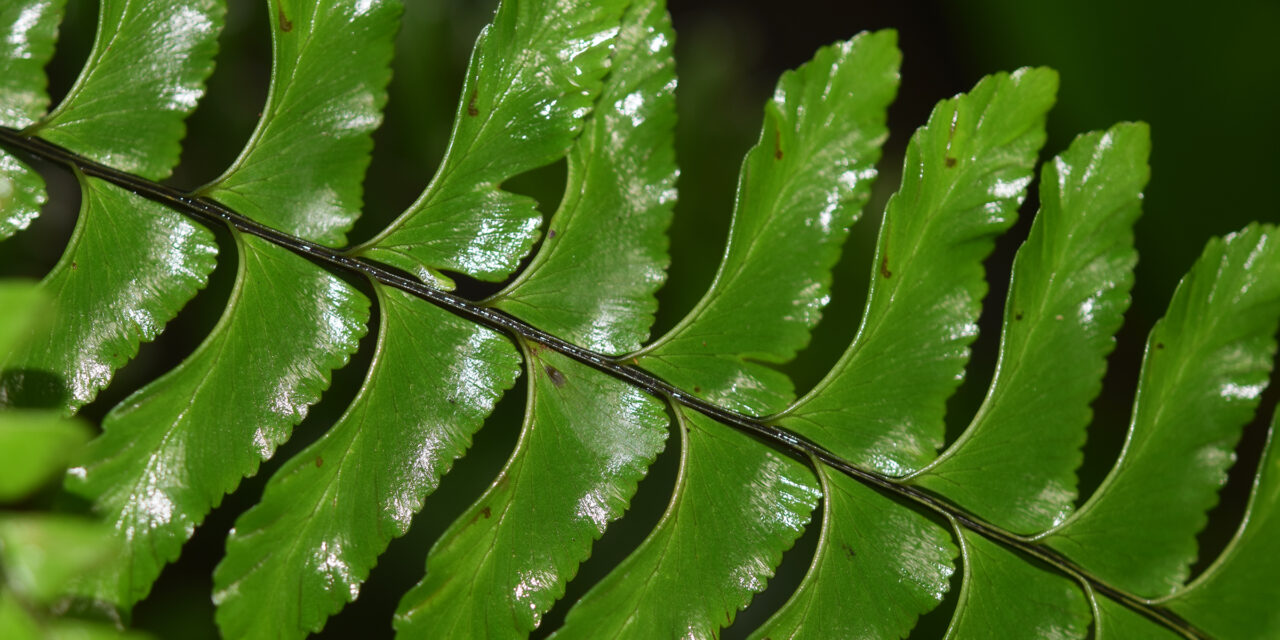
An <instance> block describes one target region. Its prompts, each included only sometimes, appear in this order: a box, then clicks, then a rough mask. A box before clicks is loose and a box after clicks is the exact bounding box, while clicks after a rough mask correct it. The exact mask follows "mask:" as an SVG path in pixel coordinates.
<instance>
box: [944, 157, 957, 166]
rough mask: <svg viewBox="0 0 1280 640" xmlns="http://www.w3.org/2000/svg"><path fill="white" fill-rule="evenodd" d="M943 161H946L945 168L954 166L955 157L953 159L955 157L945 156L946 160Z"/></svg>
mask: <svg viewBox="0 0 1280 640" xmlns="http://www.w3.org/2000/svg"><path fill="white" fill-rule="evenodd" d="M944 162H946V163H947V168H948V169H950V168H951V167H954V166H956V159H955V158H952V157H951V156H947V158H946V160H944Z"/></svg>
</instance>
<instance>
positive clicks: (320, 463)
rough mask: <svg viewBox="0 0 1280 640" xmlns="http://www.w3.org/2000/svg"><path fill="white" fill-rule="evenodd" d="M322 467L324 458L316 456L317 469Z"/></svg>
mask: <svg viewBox="0 0 1280 640" xmlns="http://www.w3.org/2000/svg"><path fill="white" fill-rule="evenodd" d="M322 466H324V458H322V457H320V456H316V468H317V469H319V468H320V467H322Z"/></svg>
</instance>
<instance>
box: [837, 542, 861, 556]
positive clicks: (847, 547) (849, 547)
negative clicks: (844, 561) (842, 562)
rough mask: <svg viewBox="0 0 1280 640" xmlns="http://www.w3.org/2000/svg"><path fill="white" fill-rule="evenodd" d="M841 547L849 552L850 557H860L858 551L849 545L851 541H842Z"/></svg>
mask: <svg viewBox="0 0 1280 640" xmlns="http://www.w3.org/2000/svg"><path fill="white" fill-rule="evenodd" d="M840 548H841V549H844V552H845V553H847V554H849V557H850V558H856V557H858V554H857V552H855V551H854V550H853V547H851V546H849V543H848V542H841V543H840Z"/></svg>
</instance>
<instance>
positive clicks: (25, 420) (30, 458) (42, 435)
mask: <svg viewBox="0 0 1280 640" xmlns="http://www.w3.org/2000/svg"><path fill="white" fill-rule="evenodd" d="M91 435H92V434H91V432H90V431H89V428H88V427H87V426H85V425H84V424H82V423H80V422H75V421H70V420H66V419H64V418H62V416H60V415H58V414H57V413H56V412H51V411H23V410H8V411H0V502H14V501H16V500H18V499H20V498H22V497H24V496H27V495H30V494H31V493H32V492H34V491H35V490H36V489H39V488H40V487H41V486H43V485H45V484H47V483H48V482H49V481H50V480H53V479H54V478H57V477H60V476H61V475H62V473H63V472H64V471H66V469H67V465H68V464H69V463H70V462H71V460H72V458H73V456H75V455H76V453H77V451H78V450H79V448H80V447H81V446H82V445H83V444H84V443H86V442H88V441H89V438H90V436H91Z"/></svg>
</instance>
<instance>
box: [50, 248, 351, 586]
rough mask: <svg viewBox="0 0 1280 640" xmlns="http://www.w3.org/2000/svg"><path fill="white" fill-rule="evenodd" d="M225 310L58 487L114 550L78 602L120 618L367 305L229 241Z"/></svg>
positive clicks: (257, 454) (292, 411)
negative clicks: (111, 537) (77, 502)
mask: <svg viewBox="0 0 1280 640" xmlns="http://www.w3.org/2000/svg"><path fill="white" fill-rule="evenodd" d="M237 249H238V250H239V252H240V262H239V269H238V272H237V277H236V284H235V286H234V289H233V290H232V294H231V300H230V302H229V304H228V308H227V311H226V312H225V313H224V315H223V316H222V318H221V319H220V320H219V322H218V324H217V326H215V328H214V330H213V332H212V333H211V334H210V336H209V338H208V339H207V340H206V341H205V342H204V343H203V344H201V346H200V347H199V348H197V350H196V351H195V353H193V354H192V355H191V356H190V357H189V358H187V360H186V361H184V362H183V363H182V364H181V365H179V366H178V367H177V368H175V369H173V370H172V371H170V372H169V373H167V374H165V375H164V376H163V377H161V378H159V379H158V380H156V381H154V382H152V383H151V384H149V385H147V386H145V387H143V388H142V389H141V390H139V391H138V392H137V393H135V394H133V395H132V396H130V397H129V398H127V399H126V400H125V401H124V402H122V403H121V404H120V405H118V406H117V407H116V408H115V409H113V410H112V411H111V412H110V413H108V414H107V417H106V418H105V419H104V420H103V424H102V428H103V432H104V433H103V434H102V436H100V437H99V438H98V439H97V440H95V441H94V442H93V443H91V444H90V447H89V452H88V455H87V456H86V459H87V460H88V462H87V463H86V464H85V465H84V466H80V467H77V468H73V469H71V470H70V472H69V475H68V478H67V486H68V489H70V490H71V491H72V492H74V493H76V494H78V495H81V496H83V497H86V498H89V499H92V500H93V501H94V503H95V509H96V510H97V511H98V512H99V513H100V514H102V515H103V517H105V518H106V519H107V520H108V521H109V522H110V523H111V524H112V525H113V526H114V527H115V529H116V534H117V536H118V537H119V538H120V539H121V540H122V541H123V542H124V545H125V552H124V553H123V554H121V556H120V557H119V558H117V559H116V560H115V561H114V562H112V563H111V564H110V565H109V566H108V567H106V568H105V569H104V570H103V571H101V572H99V573H96V574H94V575H92V576H88V577H87V578H86V581H85V585H83V588H82V589H81V592H82V593H83V594H84V595H86V596H89V597H92V598H96V599H100V600H104V601H106V602H109V603H112V604H115V605H116V606H119V607H123V608H128V607H129V606H130V605H131V604H133V603H134V602H136V601H137V600H139V599H141V598H142V597H143V596H145V595H146V594H147V592H148V590H149V589H150V588H151V583H152V582H153V581H154V580H155V578H156V576H157V575H159V573H160V569H161V568H162V567H163V566H164V565H165V564H166V563H168V562H170V561H172V560H173V559H175V558H176V557H177V556H178V552H179V551H180V549H181V548H182V544H183V543H184V542H186V540H187V538H189V537H191V534H192V532H193V531H194V529H195V527H196V525H198V524H199V523H200V521H201V520H202V519H203V518H204V516H205V515H206V514H207V513H208V512H209V510H210V509H211V508H212V507H213V506H215V505H217V504H218V503H219V502H220V501H221V500H222V496H223V494H225V493H227V492H229V491H231V490H232V489H234V488H235V487H236V486H237V485H238V484H239V483H240V479H241V478H242V477H244V476H245V475H248V474H251V473H253V472H254V471H255V470H256V469H257V468H258V464H259V463H260V462H261V461H262V460H264V459H266V458H268V457H270V456H271V454H272V452H274V451H275V448H276V446H278V445H279V444H280V443H281V442H283V441H284V440H285V439H287V438H288V435H289V432H290V430H291V428H292V427H293V425H295V424H297V423H298V422H300V421H301V420H302V418H303V417H305V416H306V413H307V408H308V407H309V406H310V405H311V404H313V403H314V402H316V400H318V399H319V397H320V393H321V392H322V391H323V390H324V389H325V388H326V387H327V386H328V384H329V372H330V371H331V370H332V369H335V368H337V367H340V366H342V365H343V364H345V363H346V361H347V357H348V356H349V354H350V353H352V352H353V351H355V348H356V344H357V343H358V341H359V339H360V337H361V336H362V335H363V334H364V332H365V325H364V323H365V320H366V319H367V317H368V301H367V300H366V299H365V298H364V296H362V295H360V294H359V293H358V292H356V291H355V290H353V289H352V288H351V287H350V286H349V285H347V284H345V283H343V282H342V281H341V280H338V279H337V278H335V277H334V276H331V275H329V274H327V273H324V272H322V271H320V270H319V269H317V268H316V267H315V266H314V265H312V264H311V263H310V262H307V261H306V260H303V259H302V258H299V257H298V256H295V255H293V254H290V253H287V252H283V251H279V250H277V249H275V248H274V247H271V246H269V245H267V244H266V243H265V242H263V241H261V240H259V239H257V238H250V237H240V236H237Z"/></svg>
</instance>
